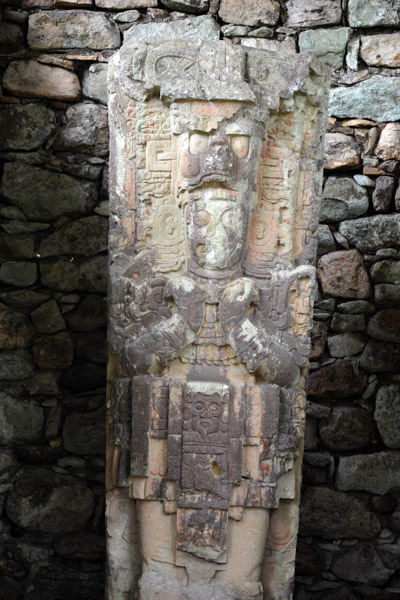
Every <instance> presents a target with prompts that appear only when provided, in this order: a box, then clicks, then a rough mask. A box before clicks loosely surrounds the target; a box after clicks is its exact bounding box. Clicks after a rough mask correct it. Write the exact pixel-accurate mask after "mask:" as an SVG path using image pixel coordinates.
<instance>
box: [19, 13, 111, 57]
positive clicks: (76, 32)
mask: <svg viewBox="0 0 400 600" xmlns="http://www.w3.org/2000/svg"><path fill="white" fill-rule="evenodd" d="M28 44H29V46H30V47H31V48H32V49H33V50H56V49H63V48H85V49H86V48H89V49H91V50H104V49H108V48H119V46H120V34H119V30H118V27H117V26H116V25H115V24H114V23H113V22H112V21H111V20H110V19H109V18H108V17H107V16H106V15H104V14H103V13H101V12H92V11H88V10H56V11H40V12H37V13H34V14H31V15H30V16H29V28H28Z"/></svg>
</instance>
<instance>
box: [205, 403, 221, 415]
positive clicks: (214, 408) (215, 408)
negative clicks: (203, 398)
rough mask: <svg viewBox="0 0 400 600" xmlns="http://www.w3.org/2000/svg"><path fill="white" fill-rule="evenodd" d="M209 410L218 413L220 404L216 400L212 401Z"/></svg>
mask: <svg viewBox="0 0 400 600" xmlns="http://www.w3.org/2000/svg"><path fill="white" fill-rule="evenodd" d="M208 410H209V412H210V413H218V412H219V405H218V404H217V403H216V402H211V404H210V406H209V407H208Z"/></svg>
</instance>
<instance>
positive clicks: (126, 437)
mask: <svg viewBox="0 0 400 600" xmlns="http://www.w3.org/2000/svg"><path fill="white" fill-rule="evenodd" d="M261 59H263V60H261ZM267 59H268V60H267ZM274 60H275V62H274ZM296 60H297V61H298V64H297V68H296V69H295V71H291V70H290V68H289V71H288V70H287V69H288V67H286V71H285V68H283V67H282V65H280V64H278V65H277V64H276V59H275V58H273V57H271V55H269V54H268V53H264V52H262V53H261V55H260V53H259V52H258V51H257V52H252V51H249V52H247V51H246V50H244V49H243V48H238V47H232V46H229V45H227V44H225V43H218V44H209V43H197V42H196V43H193V42H190V43H189V42H179V43H178V44H175V45H174V46H172V45H170V44H168V43H166V44H157V43H156V44H154V45H150V46H146V45H145V44H142V45H141V44H138V45H136V46H134V47H131V48H129V47H126V48H124V47H123V49H122V50H121V52H120V53H119V56H117V58H115V59H114V67H113V69H114V70H113V71H112V73H113V77H112V78H111V86H110V91H111V98H112V99H111V107H110V111H111V114H112V115H114V118H115V121H113V120H111V125H112V129H113V126H114V142H113V144H114V145H112V161H114V162H112V164H114V168H115V173H114V178H115V179H114V180H113V179H112V184H111V185H112V190H114V193H113V194H112V197H111V202H112V205H113V207H114V209H113V210H114V212H113V215H114V220H115V223H116V231H117V232H118V234H117V236H115V235H113V234H112V235H111V245H112V248H111V257H112V267H111V268H112V269H114V272H113V273H112V275H111V297H110V304H111V311H110V315H111V316H110V319H111V323H110V327H111V333H110V342H111V347H112V351H113V352H112V356H111V360H110V365H111V366H110V372H111V378H110V413H109V414H110V436H109V440H110V449H109V465H110V466H109V472H110V479H109V481H110V484H109V485H110V488H111V489H119V490H120V495H115V493H114V496H110V498H111V499H112V498H118V499H119V500H118V501H119V502H124V504H123V506H124V514H128V513H129V511H128V510H127V506H129V502H132V506H131V513H130V515H131V519H132V523H133V522H134V521H135V520H136V518H137V521H138V538H139V546H135V550H134V551H132V554H131V557H132V561H135V568H134V571H135V573H138V574H139V581H134V580H133V579H132V578H130V579H129V577H128V578H127V579H126V580H125V583H121V577H119V578H118V577H117V576H114V574H113V573H114V571H113V569H115V570H116V572H117V571H118V557H117V554H118V552H117V551H116V544H117V543H116V541H115V539H114V537H113V533H112V532H113V527H112V526H111V528H110V531H111V533H110V538H111V540H112V543H110V553H109V554H112V556H110V555H109V561H110V564H111V562H112V561H114V563H113V567H112V568H111V569H110V580H112V581H114V580H115V585H114V587H113V585H112V584H110V585H109V590H110V591H109V600H128V599H130V598H134V597H136V595H135V594H138V598H140V600H156V599H158V600H163V599H165V600H175V599H176V600H184V599H193V600H194V599H199V600H200V598H201V599H204V598H209V599H210V600H211V599H216V600H218V599H220V600H225V599H226V600H228V599H229V600H233V599H234V598H237V599H239V598H240V599H243V600H245V599H259V600H260V599H261V598H262V597H263V586H262V582H261V580H262V578H263V577H264V597H265V598H270V600H272V599H274V598H280V597H282V596H279V594H282V591H283V590H286V592H285V593H286V597H289V595H288V594H290V586H291V581H292V576H293V573H292V570H293V569H292V562H293V544H294V541H295V532H296V524H295V526H293V523H292V520H293V519H290V520H288V514H290V515H291V516H292V517H293V516H294V520H296V510H297V504H298V486H299V466H298V465H299V458H300V448H301V437H302V428H303V425H304V391H303V387H304V377H305V374H306V367H307V352H308V348H309V339H308V329H309V326H310V318H311V310H310V307H311V306H312V303H311V302H310V293H311V287H312V285H313V278H314V268H313V266H311V265H310V260H309V255H310V243H311V242H310V236H311V238H312V233H313V231H315V228H316V211H315V210H314V208H313V209H312V210H311V209H309V208H308V207H309V206H310V205H311V206H312V207H313V202H315V201H316V199H315V198H314V196H315V194H316V192H317V191H318V186H319V166H318V164H317V159H318V157H319V156H320V154H321V135H320V133H319V131H318V127H317V125H318V123H319V120H320V119H321V118H322V116H323V112H324V111H323V109H321V108H320V106H319V104H320V101H321V98H317V100H315V98H316V97H317V96H318V94H317V93H316V91H315V85H314V87H313V86H312V85H311V81H312V78H311V75H310V73H313V74H314V75H315V77H317V76H319V77H320V78H321V77H322V80H323V73H321V72H319V73H318V69H317V67H315V66H314V67H313V69H314V70H312V69H311V70H310V67H309V62H310V61H309V60H308V61H307V60H306V61H304V59H297V58H296ZM263 61H264V62H263ZM265 61H267V62H268V61H269V62H268V68H267V69H266V65H265ZM278 63H279V61H278ZM132 65H133V66H132ZM277 72H279V75H280V79H279V77H277V76H276V73H277ZM294 72H295V73H296V76H294ZM274 74H275V75H274ZM172 75H173V76H174V81H171V77H172ZM113 78H114V79H113ZM269 78H270V79H269ZM113 81H116V82H117V84H118V85H119V84H121V89H122V91H121V89H119V87H118V85H117V86H115V84H114V83H113ZM268 86H269V87H268ZM274 86H275V87H274ZM154 90H159V94H160V99H157V98H154V97H151V95H152V94H154ZM266 90H267V91H266ZM296 92H298V94H296ZM280 96H283V97H284V98H289V99H291V101H286V105H285V103H283V104H282V101H280V99H279V98H280ZM131 98H134V99H135V98H136V99H138V100H140V102H138V103H137V104H136V105H135V107H133V105H132V100H131ZM310 98H313V100H312V101H313V102H314V104H312V103H311V102H310ZM322 100H324V98H323V95H322ZM290 102H291V103H290ZM315 105H316V106H315ZM280 111H281V112H280ZM128 112H129V115H132V113H134V115H136V121H134V123H133V127H134V130H135V135H133V134H132V131H131V130H129V131H128V133H124V132H123V129H124V127H126V124H125V125H124V123H122V126H121V130H122V131H121V130H120V132H118V123H119V122H121V119H122V121H123V120H124V118H125V117H124V115H125V114H126V113H128ZM281 114H282V115H283V116H280V115H281ZM305 115H306V116H307V117H308V124H307V125H306V124H305V123H304V116H305ZM279 119H281V121H282V124H283V125H282V126H280V120H279ZM307 127H308V130H307ZM288 132H289V133H288ZM133 137H134V138H135V144H134V145H132V138H133ZM121 145H122V146H124V150H123V152H122V157H121V156H119V157H118V153H117V149H118V150H120V148H121ZM278 150H279V152H280V153H281V154H280V157H278V160H277V159H276V153H277V151H278ZM133 159H135V161H136V162H135V165H136V167H135V171H133V170H132V166H131V162H132V160H133ZM118 161H121V162H122V163H123V164H124V167H123V168H121V167H119V170H117V169H116V166H117V162H118ZM124 161H125V162H124ZM130 161H131V162H130ZM133 178H134V180H135V181H136V186H135V187H132V180H133ZM132 210H133V211H134V214H135V215H136V223H135V234H134V235H133V228H132V227H130V225H129V215H130V214H132ZM121 238H122V239H123V240H124V242H123V243H122V245H121V243H120V240H121ZM311 245H312V244H311ZM121 494H122V495H121ZM129 498H130V499H131V500H129ZM110 501H111V500H110ZM112 501H113V502H115V500H112ZM127 503H128V504H127ZM133 503H136V507H135V505H134V504H133ZM293 503H294V504H293ZM292 507H294V509H293V508H292ZM135 511H136V512H135ZM271 511H272V512H271ZM114 513H115V510H114ZM114 513H111V512H110V514H114ZM135 514H136V517H135ZM270 515H272V517H271V527H270V528H269V522H270ZM111 522H112V519H110V523H111ZM129 527H130V529H131V530H135V531H136V528H135V527H134V526H133V525H132V526H129ZM268 532H269V533H268ZM268 540H269V541H268ZM283 556H284V557H285V561H287V564H282V562H281V558H282V557H283ZM126 557H127V552H126V548H125V549H124V554H123V556H122V559H121V564H122V562H123V568H124V569H126V561H127V558H126ZM263 563H264V565H263ZM124 572H125V571H124ZM262 573H263V574H264V575H262ZM265 578H267V580H266V581H265Z"/></svg>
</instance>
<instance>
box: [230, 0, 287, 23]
mask: <svg viewBox="0 0 400 600" xmlns="http://www.w3.org/2000/svg"><path fill="white" fill-rule="evenodd" d="M219 16H220V18H221V19H222V20H223V21H225V23H233V24H234V25H276V23H277V22H278V19H279V2H276V0H221V5H220V9H219Z"/></svg>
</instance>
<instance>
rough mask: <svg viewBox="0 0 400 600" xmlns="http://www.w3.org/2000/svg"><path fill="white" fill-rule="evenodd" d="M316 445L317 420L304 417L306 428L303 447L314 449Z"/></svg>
mask: <svg viewBox="0 0 400 600" xmlns="http://www.w3.org/2000/svg"><path fill="white" fill-rule="evenodd" d="M317 447H318V420H317V419H316V418H315V417H311V416H309V417H308V418H307V419H306V428H305V431H304V449H305V450H314V449H315V448H317Z"/></svg>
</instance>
